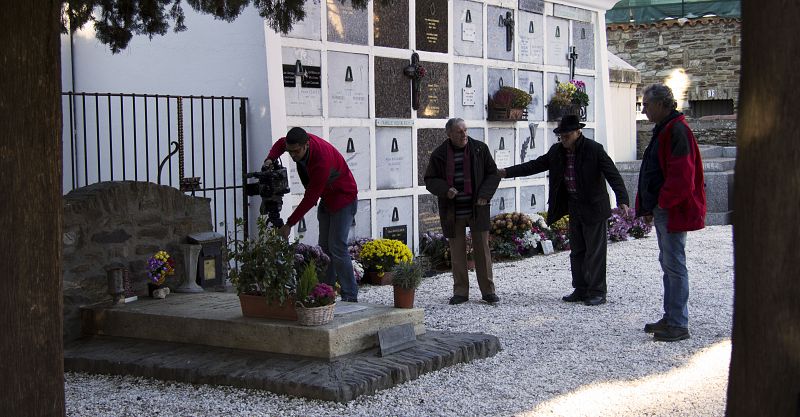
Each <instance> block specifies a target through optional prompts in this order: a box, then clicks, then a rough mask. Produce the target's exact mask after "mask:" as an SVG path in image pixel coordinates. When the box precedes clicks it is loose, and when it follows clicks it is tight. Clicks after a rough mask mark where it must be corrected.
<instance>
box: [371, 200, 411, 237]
mask: <svg viewBox="0 0 800 417" xmlns="http://www.w3.org/2000/svg"><path fill="white" fill-rule="evenodd" d="M376 208H377V212H376V216H377V218H376V219H375V223H377V225H378V236H379V237H383V236H384V232H387V233H390V234H396V233H398V231H399V230H400V229H401V228H402V227H405V229H406V236H407V237H408V241H407V242H405V243H406V245H408V247H409V248H411V249H412V250H413V249H414V246H413V241H412V240H413V236H414V204H413V200H412V197H411V196H407V197H390V198H379V199H378V200H377V201H376ZM398 234H399V233H398Z"/></svg>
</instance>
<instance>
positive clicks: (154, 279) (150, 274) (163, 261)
mask: <svg viewBox="0 0 800 417" xmlns="http://www.w3.org/2000/svg"><path fill="white" fill-rule="evenodd" d="M168 275H175V259H174V258H173V257H172V256H170V254H169V253H167V252H166V251H163V250H161V251H158V252H156V254H155V255H153V256H152V257H150V259H148V260H147V278H148V279H149V281H148V283H147V292H148V294H149V295H150V297H155V298H165V297H166V296H167V294H169V288H164V282H165V281H166V280H167V276H168Z"/></svg>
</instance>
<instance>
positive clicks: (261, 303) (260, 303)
mask: <svg viewBox="0 0 800 417" xmlns="http://www.w3.org/2000/svg"><path fill="white" fill-rule="evenodd" d="M294 303H295V299H294V296H290V297H288V298H287V299H286V300H285V301H284V302H283V305H281V303H280V301H278V300H273V301H271V302H270V303H269V304H267V298H266V297H264V296H263V295H249V294H239V304H240V305H241V306H242V315H243V316H245V317H255V318H264V319H276V320H297V310H295V306H294Z"/></svg>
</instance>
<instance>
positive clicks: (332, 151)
mask: <svg viewBox="0 0 800 417" xmlns="http://www.w3.org/2000/svg"><path fill="white" fill-rule="evenodd" d="M283 152H289V156H291V157H292V160H293V161H294V162H296V163H297V174H298V176H299V177H300V181H301V182H302V183H303V186H304V187H305V189H306V192H305V194H304V195H303V199H302V200H301V201H300V204H299V205H298V206H297V208H296V209H295V210H294V212H292V214H291V215H290V216H289V218H288V219H287V220H286V224H285V225H284V226H283V227H281V229H280V233H281V234H282V235H283V236H284V237H287V238H288V237H289V231H290V230H291V228H292V226H294V225H295V224H297V222H299V221H300V219H302V218H303V216H305V214H306V213H307V212H308V211H309V210H311V207H314V206H315V205H316V204H317V201H319V200H320V199H322V202H321V203H320V205H319V207H318V208H317V219H318V220H319V246H320V247H322V250H323V251H325V253H327V254H328V256H330V258H331V263H330V265H328V271H327V273H326V276H325V278H324V281H325V283H327V284H329V285H331V286H333V285H334V284H336V281H337V279H338V280H339V283H340V285H341V286H342V301H350V302H358V285H356V278H355V275H354V274H353V264H352V261H351V259H350V254H349V253H348V251H347V234H348V232H349V230H350V225H351V224H353V218H354V217H355V215H356V210H357V209H358V186H357V185H356V180H355V179H354V178H353V173H352V172H350V168H349V167H348V166H347V162H345V160H344V158H343V157H342V154H341V153H339V151H338V150H336V148H334V147H333V145H331V144H330V143H328V142H327V141H325V140H324V139H322V138H320V137H317V136H314V135H311V134H308V133H306V131H305V130H303V129H301V128H299V127H295V128H292V129H291V130H289V133H287V134H286V137H283V138H280V139H278V141H277V142H275V144H274V145H272V149H270V151H269V155H267V159H266V160H265V161H264V166H267V167H271V166H272V164H273V161H275V160H276V159H278V158H280V156H281V155H282V154H283Z"/></svg>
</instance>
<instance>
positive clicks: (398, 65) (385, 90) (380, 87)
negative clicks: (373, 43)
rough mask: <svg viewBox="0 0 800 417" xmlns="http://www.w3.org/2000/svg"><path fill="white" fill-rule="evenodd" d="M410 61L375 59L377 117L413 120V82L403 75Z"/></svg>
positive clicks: (377, 57)
mask: <svg viewBox="0 0 800 417" xmlns="http://www.w3.org/2000/svg"><path fill="white" fill-rule="evenodd" d="M409 63H410V61H409V60H408V59H396V58H385V57H382V56H376V57H375V75H374V77H373V79H374V80H375V117H395V118H401V119H410V118H411V81H410V80H409V79H408V78H406V77H405V76H404V75H403V68H405V67H406V66H407V65H408V64H409Z"/></svg>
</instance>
